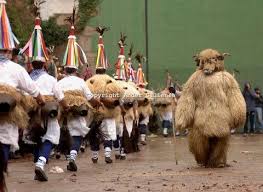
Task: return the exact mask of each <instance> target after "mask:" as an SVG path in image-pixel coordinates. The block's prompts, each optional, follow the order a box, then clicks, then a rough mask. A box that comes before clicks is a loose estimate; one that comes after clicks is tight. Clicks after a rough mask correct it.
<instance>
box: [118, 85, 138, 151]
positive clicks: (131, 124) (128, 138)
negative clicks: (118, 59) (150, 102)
mask: <svg viewBox="0 0 263 192" xmlns="http://www.w3.org/2000/svg"><path fill="white" fill-rule="evenodd" d="M118 84H119V85H120V86H121V87H122V88H123V90H124V96H123V97H122V108H123V111H124V114H123V117H122V116H121V117H119V118H118V119H116V123H117V127H118V128H119V136H120V137H122V140H121V147H122V148H123V149H124V150H123V149H121V156H125V153H123V151H125V152H126V153H130V152H136V151H138V150H139V149H138V139H139V138H138V137H139V130H138V125H137V124H138V123H137V121H138V114H137V113H138V112H137V109H136V105H137V104H136V102H137V100H138V99H139V96H140V93H139V91H138V90H137V89H136V88H135V87H134V86H133V85H131V84H130V83H127V82H125V81H118ZM124 123H125V124H124Z"/></svg>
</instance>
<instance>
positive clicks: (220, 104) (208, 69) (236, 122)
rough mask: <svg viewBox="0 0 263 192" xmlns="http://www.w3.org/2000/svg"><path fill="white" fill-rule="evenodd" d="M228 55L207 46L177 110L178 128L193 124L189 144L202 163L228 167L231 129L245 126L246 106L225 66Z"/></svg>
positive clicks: (207, 165) (198, 59)
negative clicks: (225, 58) (225, 57)
mask: <svg viewBox="0 0 263 192" xmlns="http://www.w3.org/2000/svg"><path fill="white" fill-rule="evenodd" d="M224 56H225V54H220V53H219V52H218V51H216V50H212V49H206V50H204V51H202V52H201V53H199V54H198V55H197V56H196V61H197V66H198V68H197V70H196V72H194V74H193V75H192V76H191V77H190V78H189V80H188V81H187V82H186V84H185V86H184V88H183V92H182V95H181V97H180V99H179V100H178V105H177V110H176V126H177V128H178V129H186V128H189V129H190V130H189V131H190V133H189V148H190V151H191V152H192V153H193V154H194V156H195V159H196V161H197V163H198V164H200V165H202V166H206V167H224V166H226V161H227V150H228V145H229V137H230V129H232V128H238V127H241V126H243V124H244V122H245V114H246V107H245V101H244V98H243V96H242V94H241V92H240V89H239V86H238V83H237V82H236V80H235V79H234V78H233V76H232V75H231V74H229V73H228V72H226V71H225V70H224Z"/></svg>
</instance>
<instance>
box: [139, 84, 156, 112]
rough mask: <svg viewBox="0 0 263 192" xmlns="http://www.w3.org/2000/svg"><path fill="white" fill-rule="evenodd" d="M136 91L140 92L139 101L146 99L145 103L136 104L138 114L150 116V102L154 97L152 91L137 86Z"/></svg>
mask: <svg viewBox="0 0 263 192" xmlns="http://www.w3.org/2000/svg"><path fill="white" fill-rule="evenodd" d="M138 91H139V93H140V98H139V101H140V100H145V99H147V101H148V102H147V104H146V105H141V106H138V113H139V115H142V116H144V117H146V116H151V115H152V114H153V109H152V102H153V99H154V92H153V91H150V90H147V89H144V88H138Z"/></svg>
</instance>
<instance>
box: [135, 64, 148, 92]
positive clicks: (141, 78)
mask: <svg viewBox="0 0 263 192" xmlns="http://www.w3.org/2000/svg"><path fill="white" fill-rule="evenodd" d="M136 84H137V85H138V86H140V87H144V86H146V85H147V84H148V83H147V82H146V79H145V76H144V73H143V71H142V66H141V64H139V67H138V70H137V74H136Z"/></svg>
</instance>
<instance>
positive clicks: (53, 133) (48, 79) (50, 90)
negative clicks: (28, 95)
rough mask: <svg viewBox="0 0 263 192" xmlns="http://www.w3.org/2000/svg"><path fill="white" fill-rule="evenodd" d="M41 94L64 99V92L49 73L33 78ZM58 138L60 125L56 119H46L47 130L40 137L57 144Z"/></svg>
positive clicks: (59, 99)
mask: <svg viewBox="0 0 263 192" xmlns="http://www.w3.org/2000/svg"><path fill="white" fill-rule="evenodd" d="M35 82H36V84H37V86H38V87H39V89H40V93H41V94H42V95H52V96H54V97H55V98H56V99H57V100H58V101H61V100H62V99H64V93H63V91H62V90H61V89H60V87H59V86H58V83H57V80H56V79H55V78H54V77H52V76H51V75H49V74H47V73H44V74H42V75H41V76H40V77H39V78H38V79H37V80H35ZM59 138H60V126H59V124H58V120H57V119H56V118H55V119H48V125H47V132H46V134H45V135H44V136H43V137H42V141H43V142H44V141H45V140H49V141H50V142H51V143H53V144H55V145H57V144H58V143H59Z"/></svg>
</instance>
